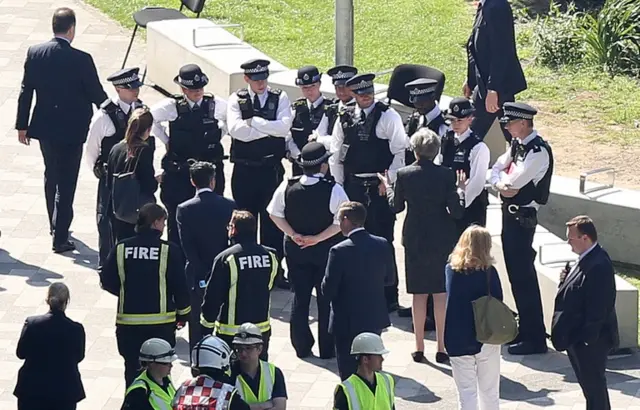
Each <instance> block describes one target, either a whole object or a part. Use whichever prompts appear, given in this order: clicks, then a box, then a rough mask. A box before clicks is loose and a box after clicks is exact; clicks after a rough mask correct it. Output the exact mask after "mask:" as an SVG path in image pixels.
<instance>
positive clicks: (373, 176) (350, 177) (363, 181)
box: [345, 172, 380, 187]
mask: <svg viewBox="0 0 640 410" xmlns="http://www.w3.org/2000/svg"><path fill="white" fill-rule="evenodd" d="M345 182H346V183H348V184H355V185H359V186H363V187H374V186H375V187H377V186H378V185H380V179H379V178H378V174H377V173H375V172H370V173H357V174H347V176H346V178H345Z"/></svg>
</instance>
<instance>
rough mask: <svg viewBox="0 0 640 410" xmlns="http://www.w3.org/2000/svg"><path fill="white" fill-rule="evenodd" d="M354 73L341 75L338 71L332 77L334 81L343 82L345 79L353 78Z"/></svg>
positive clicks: (349, 72) (348, 72)
mask: <svg viewBox="0 0 640 410" xmlns="http://www.w3.org/2000/svg"><path fill="white" fill-rule="evenodd" d="M355 75H356V73H354V72H351V71H347V72H346V73H343V72H342V71H338V72H337V73H336V74H334V75H333V76H332V77H333V78H334V79H335V80H344V79H345V78H351V77H355Z"/></svg>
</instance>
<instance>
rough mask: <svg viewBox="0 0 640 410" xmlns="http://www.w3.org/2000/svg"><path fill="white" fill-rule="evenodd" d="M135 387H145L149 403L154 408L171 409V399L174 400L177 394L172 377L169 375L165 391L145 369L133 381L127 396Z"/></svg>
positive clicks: (157, 409)
mask: <svg viewBox="0 0 640 410" xmlns="http://www.w3.org/2000/svg"><path fill="white" fill-rule="evenodd" d="M135 389H144V390H145V391H146V392H147V394H148V396H149V403H150V404H151V407H153V408H154V410H171V400H173V396H175V395H176V389H175V387H173V383H172V382H171V377H169V386H168V389H167V391H165V390H164V389H163V388H162V387H160V386H158V383H156V382H155V381H153V380H151V378H149V375H147V371H146V370H145V371H144V372H142V374H141V375H140V376H138V377H136V379H135V380H134V381H133V383H131V386H129V388H128V389H127V392H126V393H125V396H126V395H127V394H129V392H131V391H133V390H135Z"/></svg>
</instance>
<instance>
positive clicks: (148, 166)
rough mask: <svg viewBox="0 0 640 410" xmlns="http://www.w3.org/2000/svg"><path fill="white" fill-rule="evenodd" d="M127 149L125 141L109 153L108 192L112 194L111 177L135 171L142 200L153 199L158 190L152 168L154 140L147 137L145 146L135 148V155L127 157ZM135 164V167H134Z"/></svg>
mask: <svg viewBox="0 0 640 410" xmlns="http://www.w3.org/2000/svg"><path fill="white" fill-rule="evenodd" d="M127 151H128V148H127V143H126V142H125V141H121V142H119V143H117V144H116V145H115V146H114V147H113V148H112V149H111V152H110V153H109V159H108V160H107V187H108V188H109V191H108V192H113V175H114V174H118V173H121V172H125V171H133V170H134V169H135V175H136V179H137V180H138V182H139V183H140V191H141V194H142V197H143V198H153V197H154V194H155V192H156V190H157V189H158V181H157V180H156V175H155V168H154V167H153V153H154V151H155V139H154V138H153V137H149V139H148V140H147V146H144V147H138V148H136V151H135V155H134V156H133V157H131V158H129V157H128V153H127ZM136 163H137V165H136Z"/></svg>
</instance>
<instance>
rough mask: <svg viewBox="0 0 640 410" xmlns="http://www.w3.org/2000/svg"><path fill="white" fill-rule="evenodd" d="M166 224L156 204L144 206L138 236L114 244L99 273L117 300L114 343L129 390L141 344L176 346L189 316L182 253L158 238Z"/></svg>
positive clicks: (140, 215)
mask: <svg viewBox="0 0 640 410" xmlns="http://www.w3.org/2000/svg"><path fill="white" fill-rule="evenodd" d="M166 219H167V213H166V212H165V210H164V209H163V208H162V207H161V206H160V205H156V204H147V205H144V206H143V207H142V208H141V209H140V212H139V214H138V221H137V223H136V236H134V237H132V238H128V239H125V240H124V241H121V242H119V243H118V244H116V246H115V247H114V248H113V249H112V250H111V253H109V257H108V258H107V260H106V262H105V264H104V266H103V267H102V269H101V270H100V271H99V274H100V283H101V286H102V288H103V289H104V290H106V291H107V292H109V293H111V294H112V295H114V296H117V297H118V312H117V314H116V339H117V341H118V352H119V353H120V355H121V356H122V357H123V358H124V369H125V370H124V375H125V381H126V386H127V387H128V386H129V385H130V384H131V383H132V382H133V380H134V379H135V378H136V376H137V373H138V369H139V363H138V356H139V353H140V347H141V346H142V344H143V343H144V342H145V341H146V340H148V339H151V338H154V337H156V338H160V339H163V340H166V341H167V342H169V344H170V345H171V346H172V347H174V346H175V345H176V337H175V331H176V327H177V328H181V327H182V326H184V323H186V321H187V319H188V318H189V313H190V312H191V306H190V305H189V291H188V288H187V283H186V278H185V275H184V262H183V260H182V253H181V252H180V249H179V248H178V246H177V245H174V244H172V243H170V242H167V241H164V240H162V239H160V237H161V236H162V232H163V231H164V227H165V222H166Z"/></svg>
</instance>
